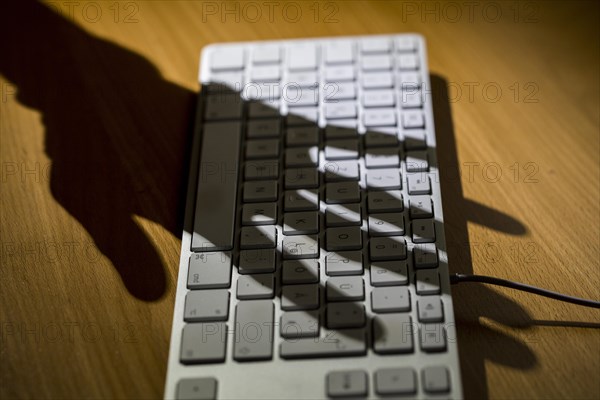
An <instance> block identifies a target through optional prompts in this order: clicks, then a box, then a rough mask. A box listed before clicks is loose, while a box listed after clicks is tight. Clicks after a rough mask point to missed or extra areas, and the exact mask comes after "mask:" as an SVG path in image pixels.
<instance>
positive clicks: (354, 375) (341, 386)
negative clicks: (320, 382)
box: [327, 370, 369, 398]
mask: <svg viewBox="0 0 600 400" xmlns="http://www.w3.org/2000/svg"><path fill="white" fill-rule="evenodd" d="M367 394H369V391H368V377H367V373H366V372H365V371H357V370H353V371H336V372H330V373H329V374H327V395H328V396H329V397H333V398H336V397H343V398H348V397H364V396H367Z"/></svg>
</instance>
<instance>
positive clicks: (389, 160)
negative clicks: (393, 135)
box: [365, 147, 400, 168]
mask: <svg viewBox="0 0 600 400" xmlns="http://www.w3.org/2000/svg"><path fill="white" fill-rule="evenodd" d="M365 165H366V167H367V168H389V167H397V168H398V167H400V156H399V155H398V149H397V148H395V147H385V148H377V149H369V151H368V152H367V154H365Z"/></svg>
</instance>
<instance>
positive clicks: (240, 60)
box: [210, 46, 245, 71]
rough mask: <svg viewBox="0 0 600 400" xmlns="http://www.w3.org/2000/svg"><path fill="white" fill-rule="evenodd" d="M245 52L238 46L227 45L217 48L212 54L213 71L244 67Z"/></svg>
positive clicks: (211, 65)
mask: <svg viewBox="0 0 600 400" xmlns="http://www.w3.org/2000/svg"><path fill="white" fill-rule="evenodd" d="M244 65H245V52H244V49H243V48H241V47H238V46H235V47H234V46H226V47H221V48H219V49H215V50H214V51H213V52H212V54H211V56H210V69H211V70H212V71H235V70H240V69H244Z"/></svg>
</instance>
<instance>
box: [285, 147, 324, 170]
mask: <svg viewBox="0 0 600 400" xmlns="http://www.w3.org/2000/svg"><path fill="white" fill-rule="evenodd" d="M318 164H319V148H318V147H317V146H311V147H294V148H291V149H286V150H285V166H286V167H316V166H317V165H318Z"/></svg>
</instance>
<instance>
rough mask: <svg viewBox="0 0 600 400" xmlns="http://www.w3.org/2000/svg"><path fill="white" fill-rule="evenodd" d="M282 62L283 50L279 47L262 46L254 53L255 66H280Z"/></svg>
mask: <svg viewBox="0 0 600 400" xmlns="http://www.w3.org/2000/svg"><path fill="white" fill-rule="evenodd" d="M280 60H281V49H280V48H279V46H278V45H260V46H256V47H255V48H254V51H253V52H252V62H253V63H254V64H278V63H279V61H280Z"/></svg>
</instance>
